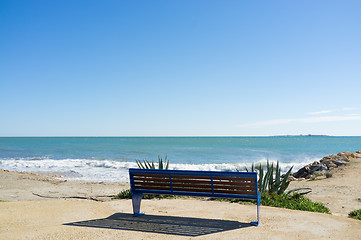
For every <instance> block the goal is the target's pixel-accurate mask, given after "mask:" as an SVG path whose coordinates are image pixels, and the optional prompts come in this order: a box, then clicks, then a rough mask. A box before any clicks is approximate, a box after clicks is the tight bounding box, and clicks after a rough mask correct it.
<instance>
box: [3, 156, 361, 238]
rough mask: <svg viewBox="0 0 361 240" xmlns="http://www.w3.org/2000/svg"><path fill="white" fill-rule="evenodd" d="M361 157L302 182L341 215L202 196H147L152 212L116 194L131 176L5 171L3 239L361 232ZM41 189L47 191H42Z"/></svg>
mask: <svg viewBox="0 0 361 240" xmlns="http://www.w3.org/2000/svg"><path fill="white" fill-rule="evenodd" d="M360 171H361V159H355V160H353V161H351V163H350V164H349V165H348V166H345V167H343V169H337V170H336V171H335V172H334V174H333V177H332V178H328V179H322V180H317V181H306V180H304V181H295V182H292V183H291V186H290V188H291V189H292V188H296V187H301V186H304V187H311V188H312V189H313V192H312V193H311V194H309V195H308V197H310V198H311V199H312V200H315V201H319V202H323V203H324V204H326V206H328V207H329V208H330V209H331V212H332V213H333V215H328V214H320V213H311V212H302V211H293V210H288V209H280V208H272V207H263V206H262V207H261V223H260V226H258V227H254V226H250V225H249V224H248V223H249V222H250V221H252V220H255V219H256V207H255V206H254V205H241V204H236V203H227V202H216V201H206V200H197V199H192V198H189V199H162V200H143V201H142V206H141V210H142V211H144V212H145V213H146V215H145V216H142V217H137V218H134V217H132V215H131V212H132V205H131V200H110V199H111V198H110V197H109V196H112V195H115V194H117V193H118V192H119V191H120V190H122V189H127V188H129V186H128V184H127V183H89V182H75V181H63V180H58V179H54V178H51V177H47V176H41V175H37V174H30V173H18V172H7V171H0V200H4V201H6V202H1V203H0V239H4V240H5V239H6V240H7V239H193V238H194V239H251V238H252V239H263V240H264V239H305V238H306V239H361V221H360V220H354V219H350V218H348V217H347V215H348V213H349V212H350V211H351V210H354V209H360V208H361V201H360V200H359V199H360V198H361V189H360V187H361V184H360V183H361V179H360ZM40 196H41V197H40Z"/></svg>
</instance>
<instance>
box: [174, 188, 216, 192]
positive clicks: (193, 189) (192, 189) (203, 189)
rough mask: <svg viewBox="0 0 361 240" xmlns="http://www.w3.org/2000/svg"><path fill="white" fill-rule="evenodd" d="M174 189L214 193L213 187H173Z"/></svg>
mask: <svg viewBox="0 0 361 240" xmlns="http://www.w3.org/2000/svg"><path fill="white" fill-rule="evenodd" d="M173 191H178V192H196V193H197V192H201V193H212V189H211V188H208V189H207V188H180V187H173Z"/></svg>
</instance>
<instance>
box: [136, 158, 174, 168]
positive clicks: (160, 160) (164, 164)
mask: <svg viewBox="0 0 361 240" xmlns="http://www.w3.org/2000/svg"><path fill="white" fill-rule="evenodd" d="M135 161H136V162H137V165H138V167H139V168H142V169H157V168H156V165H155V164H154V161H152V162H151V163H150V162H149V161H148V160H146V159H145V160H143V163H142V162H141V161H139V160H135ZM168 168H169V160H168V159H167V155H166V156H165V158H164V162H163V158H162V157H160V156H158V169H168Z"/></svg>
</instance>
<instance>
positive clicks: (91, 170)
mask: <svg viewBox="0 0 361 240" xmlns="http://www.w3.org/2000/svg"><path fill="white" fill-rule="evenodd" d="M316 160H318V159H303V161H301V162H300V161H298V162H289V163H282V162H281V163H280V167H281V171H282V172H286V171H287V170H288V169H289V168H290V167H292V166H293V171H297V170H298V169H300V168H302V167H303V166H305V165H307V164H309V163H311V162H313V161H316ZM259 163H261V164H262V165H266V163H267V160H266V159H260V160H259V161H258V162H255V164H256V165H259ZM270 163H274V164H276V161H270ZM251 165H252V163H217V164H170V169H174V170H201V171H245V170H246V169H251ZM129 168H138V166H137V164H136V163H135V162H119V161H114V160H93V159H61V160H56V159H47V158H42V159H36V158H32V159H31V160H29V159H0V169H4V170H9V171H24V172H44V173H46V172H52V173H61V174H57V175H62V177H61V178H63V179H67V180H82V181H94V182H126V181H128V180H129V173H128V169H129Z"/></svg>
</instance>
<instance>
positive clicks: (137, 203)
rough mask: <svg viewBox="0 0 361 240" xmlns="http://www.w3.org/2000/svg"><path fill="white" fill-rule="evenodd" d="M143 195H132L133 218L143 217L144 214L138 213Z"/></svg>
mask: <svg viewBox="0 0 361 240" xmlns="http://www.w3.org/2000/svg"><path fill="white" fill-rule="evenodd" d="M142 197H143V194H142V193H135V194H133V195H132V204H133V216H134V217H136V216H140V215H144V213H141V212H140V202H141V201H142Z"/></svg>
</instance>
